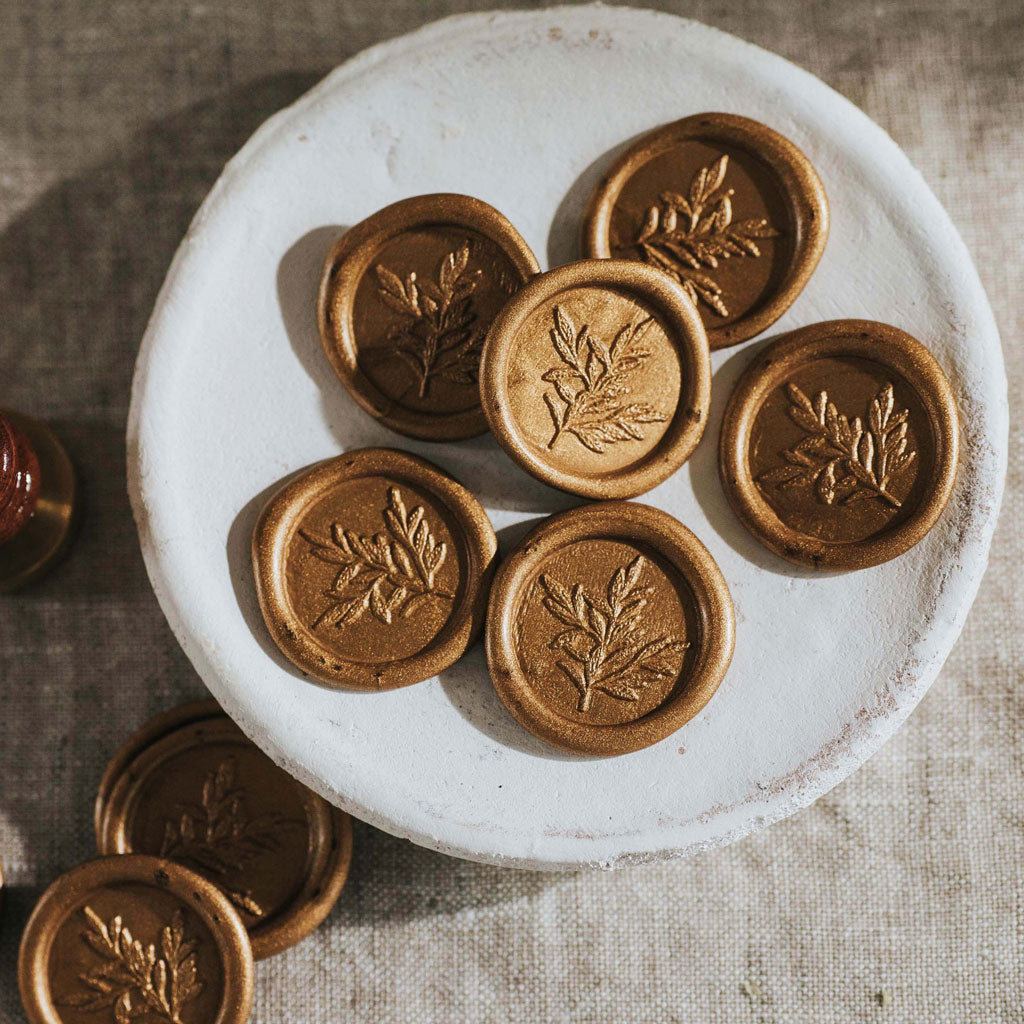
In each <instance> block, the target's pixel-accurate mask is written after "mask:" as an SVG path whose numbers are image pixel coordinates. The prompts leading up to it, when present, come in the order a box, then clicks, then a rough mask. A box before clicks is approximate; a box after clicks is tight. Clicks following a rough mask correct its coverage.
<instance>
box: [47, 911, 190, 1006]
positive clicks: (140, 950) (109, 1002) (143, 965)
mask: <svg viewBox="0 0 1024 1024" xmlns="http://www.w3.org/2000/svg"><path fill="white" fill-rule="evenodd" d="M82 913H83V914H84V915H85V917H86V919H87V920H88V922H89V926H88V928H87V929H86V930H85V931H84V932H82V939H83V940H84V941H85V942H86V944H87V945H88V946H89V947H90V948H91V949H92V950H93V952H95V953H96V954H97V955H98V956H99V957H100V961H101V962H100V963H98V964H97V965H96V966H95V967H91V968H90V969H89V970H87V971H85V972H83V973H82V974H80V975H79V976H78V980H79V981H80V982H81V983H82V988H83V991H81V992H75V993H72V994H71V995H69V996H67V997H65V998H64V999H61V1000H59V1004H60V1005H61V1006H73V1007H75V1008H76V1009H79V1010H84V1011H86V1012H94V1011H98V1010H104V1009H110V1010H111V1011H112V1018H113V1020H114V1024H128V1022H130V1021H136V1020H137V1021H142V1022H146V1021H151V1020H154V1019H155V1020H164V1021H169V1022H170V1024H186V1021H185V1020H184V1019H183V1018H182V1016H181V1013H182V1010H183V1009H184V1007H185V1006H186V1005H187V1004H188V1003H190V1002H192V1001H193V1000H194V999H195V998H196V997H197V996H198V995H199V993H200V992H201V991H202V989H203V982H202V981H200V980H199V977H198V973H197V970H196V943H195V942H194V941H192V940H190V939H188V938H187V937H186V935H185V919H184V915H183V914H182V912H181V911H180V910H179V911H176V912H175V914H174V916H173V917H172V918H171V923H170V924H169V925H167V926H166V927H165V928H163V930H162V931H161V932H160V944H159V949H158V948H157V946H156V945H154V944H152V943H151V944H149V945H144V944H143V943H142V942H140V941H139V940H138V939H136V938H135V937H134V936H133V935H132V933H131V931H130V930H129V928H128V927H127V925H126V924H125V923H124V918H123V917H122V916H121V915H120V914H118V915H117V916H115V917H114V918H112V919H111V920H110V921H109V922H104V921H103V919H102V918H101V917H100V916H99V914H97V913H96V912H95V911H94V910H93V909H92V908H91V907H89V906H86V907H83V908H82Z"/></svg>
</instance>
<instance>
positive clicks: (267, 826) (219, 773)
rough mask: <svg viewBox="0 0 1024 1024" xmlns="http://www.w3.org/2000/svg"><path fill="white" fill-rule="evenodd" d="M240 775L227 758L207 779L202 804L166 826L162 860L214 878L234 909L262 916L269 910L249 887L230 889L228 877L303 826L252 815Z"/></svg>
mask: <svg viewBox="0 0 1024 1024" xmlns="http://www.w3.org/2000/svg"><path fill="white" fill-rule="evenodd" d="M237 773H238V768H237V765H236V763H235V759H234V758H231V757H229V758H227V759H226V760H224V761H222V762H221V763H220V764H219V765H218V766H217V767H216V768H215V769H214V770H213V771H212V772H210V773H209V775H207V777H206V779H205V781H204V782H203V790H202V795H201V803H200V804H199V805H196V806H186V807H185V809H184V810H183V811H182V813H181V817H180V818H179V819H178V820H177V821H166V822H164V838H163V843H162V844H161V846H160V856H161V857H170V858H171V859H172V860H176V861H181V862H183V863H185V864H186V865H187V866H191V867H195V868H198V869H199V870H200V871H202V872H205V873H206V874H208V875H212V876H214V877H215V878H216V881H217V885H218V886H219V888H220V889H221V891H222V892H223V893H224V894H225V895H226V896H227V897H228V899H230V900H231V902H232V903H234V904H235V906H236V907H239V908H240V909H242V910H244V911H246V912H247V913H249V914H251V915H252V916H253V917H257V918H258V917H263V916H265V914H266V910H265V909H264V908H263V907H262V906H260V904H259V903H258V902H257V901H256V900H255V899H254V898H253V895H252V893H251V892H250V891H249V890H248V889H246V888H242V887H238V886H233V885H229V884H228V879H229V877H230V876H231V875H232V874H233V873H235V872H240V871H242V870H244V868H245V867H246V866H247V865H248V864H249V863H250V862H251V861H252V860H253V859H254V858H256V857H258V856H259V855H260V854H262V853H267V852H271V851H278V850H280V849H281V841H282V838H283V835H284V833H285V832H287V831H288V830H290V829H296V828H301V827H302V822H300V821H296V820H293V819H291V818H287V817H286V816H285V815H283V814H278V813H276V812H273V813H270V814H260V815H256V816H255V817H252V816H250V815H249V813H248V811H247V810H246V791H245V789H244V788H243V787H242V786H240V785H239V784H238V782H237Z"/></svg>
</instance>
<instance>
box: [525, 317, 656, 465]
mask: <svg viewBox="0 0 1024 1024" xmlns="http://www.w3.org/2000/svg"><path fill="white" fill-rule="evenodd" d="M552 315H553V317H554V322H555V326H554V327H553V328H552V329H551V331H550V332H549V333H550V335H551V344H552V345H553V346H554V349H555V351H556V352H557V353H558V357H559V359H561V360H562V363H563V365H562V366H555V367H553V368H552V369H550V370H548V371H547V372H546V373H544V374H542V375H541V380H544V381H547V382H548V383H549V384H552V385H554V388H555V394H554V395H552V394H551V392H550V391H545V392H544V402H545V404H546V405H547V407H548V412H549V413H550V414H551V419H552V421H553V422H554V425H555V432H554V434H553V435H552V437H551V440H550V441H549V442H548V448H553V447H554V446H555V442H556V441H557V440H558V439H559V438H560V437H561V436H562V434H563V433H569V434H572V435H574V436H575V437H576V439H577V440H578V441H579V442H580V444H582V445H584V446H585V447H586V448H589V449H590V450H591V451H592V452H597V453H598V454H599V455H600V454H601V453H602V452H603V451H604V450H605V446H606V445H609V444H615V443H616V442H618V441H642V440H643V438H644V432H643V430H642V429H641V428H642V424H644V423H663V422H664V421H665V420H667V419H668V416H667V415H665V413H663V412H661V411H660V410H658V409H656V408H655V407H654V406H653V405H650V404H648V403H647V402H631V401H629V397H630V393H631V389H630V385H629V377H630V375H631V374H632V373H634V372H635V371H636V370H638V369H640V367H641V366H642V365H643V363H644V361H645V360H646V359H648V358H649V357H650V355H651V352H650V349H647V348H645V347H644V346H643V345H642V344H641V342H642V341H643V336H644V335H645V334H646V333H647V330H648V328H649V327H650V326H651V324H652V323H654V318H653V317H650V316H649V317H647V319H646V320H641V321H640V322H639V323H636V324H631V323H630V324H625V325H623V326H622V327H620V328H619V330H618V333H617V334H616V335H615V339H614V340H613V341H612V343H611V344H610V345H605V344H604V343H603V342H601V341H600V340H599V339H598V338H597V337H596V336H595V335H594V334H591V332H590V327H589V326H588V325H587V324H584V325H583V326H582V327H581V328H580V329H579V330H578V331H577V330H576V327H575V325H574V324H573V322H572V320H570V319H569V317H568V316H567V315H566V313H565V311H564V310H563V309H562V308H561V307H560V306H555V307H554V308H553V309H552Z"/></svg>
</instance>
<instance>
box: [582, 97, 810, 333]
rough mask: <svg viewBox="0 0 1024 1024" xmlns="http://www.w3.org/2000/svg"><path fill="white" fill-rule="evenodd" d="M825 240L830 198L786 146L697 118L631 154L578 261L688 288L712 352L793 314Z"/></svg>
mask: <svg viewBox="0 0 1024 1024" xmlns="http://www.w3.org/2000/svg"><path fill="white" fill-rule="evenodd" d="M827 237H828V201H827V200H826V198H825V190H824V188H823V186H822V184H821V180H820V179H819V178H818V175H817V173H816V172H815V170H814V168H813V167H812V166H811V164H810V161H809V160H808V159H807V157H806V156H804V154H803V153H802V152H801V151H800V150H799V149H797V147H796V146H794V145H793V143H792V142H790V141H789V140H788V139H786V138H784V137H783V136H782V135H780V134H779V133H778V132H776V131H773V130H772V129H771V128H768V127H767V126H765V125H763V124H759V123H758V122H757V121H751V120H750V119H749V118H746V117H738V116H736V115H735V114H695V115H693V116H692V117H685V118H683V119H682V120H681V121H674V122H673V123H671V124H667V125H663V126H662V127H661V128H658V129H656V130H655V131H653V132H651V133H650V134H648V135H645V136H644V137H643V138H642V139H640V140H639V141H638V142H636V143H635V144H634V145H632V146H630V148H629V149H627V150H626V152H625V153H623V154H622V156H620V157H619V158H618V160H616V161H615V163H614V164H613V165H612V167H611V168H610V170H609V171H608V173H607V174H606V175H605V177H604V178H603V179H602V181H601V182H600V184H599V185H598V186H597V188H596V190H595V191H594V193H593V195H592V196H591V198H590V203H589V205H588V208H587V212H586V215H585V218H584V229H583V245H584V251H585V252H586V254H587V255H588V256H595V257H601V258H607V257H609V256H617V257H621V258H628V259H638V260H642V261H644V262H645V263H648V264H650V265H651V266H652V267H657V268H658V269H659V270H663V271H664V272H665V273H666V274H669V275H671V276H672V277H673V278H675V279H676V280H677V281H678V282H679V283H680V285H681V286H682V287H683V288H685V289H686V293H687V295H689V297H690V298H691V299H692V300H693V302H694V303H695V305H696V306H697V308H698V309H699V311H700V314H701V316H702V317H703V319H704V325H705V327H706V328H707V332H708V340H709V342H710V344H711V347H712V348H713V349H717V348H724V347H725V346H727V345H734V344H735V343H736V342H738V341H744V340H746V339H747V338H752V337H753V336H754V335H755V334H758V333H760V332H761V331H763V330H764V329H765V328H766V327H768V326H769V325H770V324H773V323H774V322H775V321H776V320H778V318H779V317H780V316H782V314H783V313H784V312H785V311H786V310H787V309H788V308H789V307H790V306H791V305H792V303H793V300H794V299H795V298H796V297H797V295H799V294H800V292H801V290H802V289H803V287H804V285H805V284H806V283H807V280H808V278H809V277H810V276H811V273H812V272H813V270H814V268H815V267H816V266H817V265H818V260H819V259H820V258H821V253H822V250H823V249H824V248H825V240H826V238H827Z"/></svg>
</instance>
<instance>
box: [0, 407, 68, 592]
mask: <svg viewBox="0 0 1024 1024" xmlns="http://www.w3.org/2000/svg"><path fill="white" fill-rule="evenodd" d="M75 511H76V503H75V475H74V471H73V470H72V468H71V461H70V459H68V456H67V453H66V452H65V451H64V448H63V447H62V445H61V443H60V442H59V441H58V440H57V438H56V437H55V436H54V434H53V432H52V431H51V430H50V429H49V427H47V426H45V425H44V424H43V423H40V422H38V421H37V420H33V419H29V418H28V417H27V416H17V415H15V414H14V413H11V412H3V411H0V593H6V592H10V591H14V590H18V589H20V588H21V587H23V586H25V585H26V584H28V583H30V582H32V581H33V580H35V579H37V578H38V577H40V576H41V575H42V574H43V573H44V572H46V570H47V569H49V568H50V567H51V566H52V565H53V564H54V562H56V561H57V559H58V558H59V557H60V556H61V555H62V554H63V553H64V551H65V549H66V548H67V545H68V542H69V540H70V538H71V528H72V525H73V523H74V516H75Z"/></svg>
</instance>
